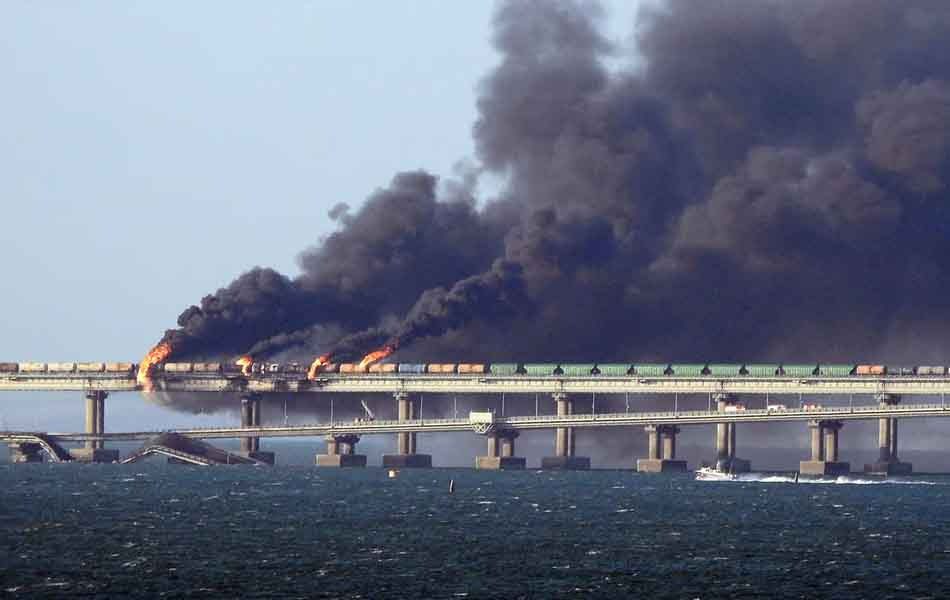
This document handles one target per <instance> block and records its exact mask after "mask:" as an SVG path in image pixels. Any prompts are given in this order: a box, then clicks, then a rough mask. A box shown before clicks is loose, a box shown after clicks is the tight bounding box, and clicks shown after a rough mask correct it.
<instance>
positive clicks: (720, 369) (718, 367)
mask: <svg viewBox="0 0 950 600" xmlns="http://www.w3.org/2000/svg"><path fill="white" fill-rule="evenodd" d="M706 373H707V374H708V375H711V376H712V377H738V376H739V375H742V374H743V372H742V365H729V364H711V365H707V366H706Z"/></svg>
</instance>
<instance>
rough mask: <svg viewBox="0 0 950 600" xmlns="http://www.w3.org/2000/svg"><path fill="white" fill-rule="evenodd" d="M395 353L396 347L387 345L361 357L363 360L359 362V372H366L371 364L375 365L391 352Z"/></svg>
mask: <svg viewBox="0 0 950 600" xmlns="http://www.w3.org/2000/svg"><path fill="white" fill-rule="evenodd" d="M395 351H396V346H395V345H394V344H387V345H385V346H383V347H382V348H380V349H379V350H373V351H372V352H370V353H369V354H367V355H366V356H364V357H363V360H361V361H360V366H359V368H360V370H366V368H367V367H369V366H370V365H371V364H373V363H377V362H379V361H381V360H383V359H384V358H386V357H387V356H389V355H390V354H392V353H393V352H395Z"/></svg>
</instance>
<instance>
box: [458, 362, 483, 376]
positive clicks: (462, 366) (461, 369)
mask: <svg viewBox="0 0 950 600" xmlns="http://www.w3.org/2000/svg"><path fill="white" fill-rule="evenodd" d="M485 371H486V369H485V365H484V364H480V363H459V366H458V371H457V372H458V374H459V375H482V374H483V373H485Z"/></svg>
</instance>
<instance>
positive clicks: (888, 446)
mask: <svg viewBox="0 0 950 600" xmlns="http://www.w3.org/2000/svg"><path fill="white" fill-rule="evenodd" d="M877 401H878V402H879V403H880V405H881V406H894V405H895V404H899V403H900V401H901V397H900V396H898V395H896V394H878V396H877ZM878 453H879V454H878V459H877V462H874V463H870V464H866V465H864V471H865V472H866V473H872V474H875V475H910V474H911V473H912V472H913V471H914V467H913V465H912V464H911V463H905V462H901V461H900V459H899V458H898V457H897V419H896V418H893V417H885V418H883V419H880V420H878Z"/></svg>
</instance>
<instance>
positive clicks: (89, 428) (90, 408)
mask: <svg viewBox="0 0 950 600" xmlns="http://www.w3.org/2000/svg"><path fill="white" fill-rule="evenodd" d="M98 409H99V403H98V402H97V401H96V393H95V392H90V393H88V394H86V433H98V431H97V429H98V428H99V415H97V414H96V411H97V410H98ZM84 446H85V447H86V449H87V450H93V449H95V448H97V447H98V444H97V443H96V442H94V441H92V440H86V443H85V444H84Z"/></svg>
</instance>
